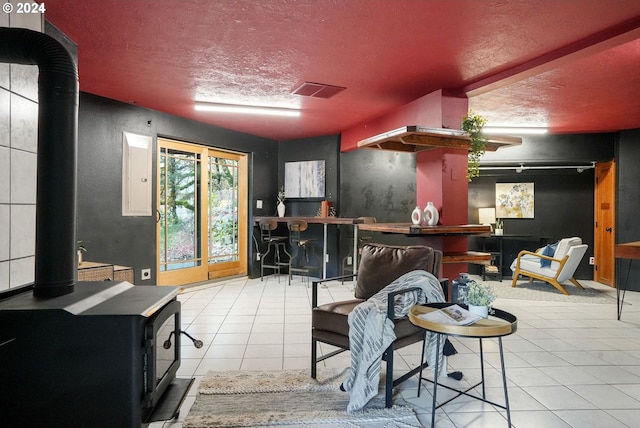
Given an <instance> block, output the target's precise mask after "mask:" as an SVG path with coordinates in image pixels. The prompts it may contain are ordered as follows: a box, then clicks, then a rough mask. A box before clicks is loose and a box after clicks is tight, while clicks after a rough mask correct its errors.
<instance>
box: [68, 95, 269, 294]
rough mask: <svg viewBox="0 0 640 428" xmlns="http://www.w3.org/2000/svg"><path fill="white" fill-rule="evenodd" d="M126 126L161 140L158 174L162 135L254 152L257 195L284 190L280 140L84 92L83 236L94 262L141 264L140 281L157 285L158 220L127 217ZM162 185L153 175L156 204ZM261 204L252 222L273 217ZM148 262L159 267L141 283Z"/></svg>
mask: <svg viewBox="0 0 640 428" xmlns="http://www.w3.org/2000/svg"><path fill="white" fill-rule="evenodd" d="M123 131H127V132H132V133H136V134H141V135H149V136H152V137H153V138H154V162H153V165H154V177H155V165H156V159H155V157H156V155H155V153H156V152H157V141H156V137H157V136H162V137H168V138H174V139H177V140H181V141H186V142H193V143H198V144H203V145H208V146H211V147H217V148H222V149H229V150H234V151H238V152H244V153H250V154H251V159H250V162H249V164H250V167H249V173H250V178H249V199H250V200H255V199H263V200H265V201H268V200H269V199H271V198H272V196H273V192H274V189H276V188H277V183H278V171H277V168H276V165H277V164H278V143H277V142H275V141H271V140H267V139H264V138H260V137H256V136H252V135H248V134H243V133H239V132H235V131H231V130H227V129H223V128H219V127H215V126H212V125H207V124H204V123H200V122H195V121H192V120H187V119H183V118H180V117H176V116H172V115H169V114H165V113H160V112H157V111H153V110H149V109H145V108H141V107H138V106H135V105H130V104H126V103H121V102H118V101H114V100H110V99H106V98H102V97H98V96H95V95H91V94H87V93H81V94H80V109H79V126H78V197H77V203H78V210H77V211H78V223H77V236H78V239H79V240H83V241H85V242H86V246H87V249H88V251H87V253H86V256H85V257H86V259H87V260H92V261H102V262H108V263H114V264H120V265H125V266H131V267H133V268H134V269H135V283H136V284H145V285H146V284H148V285H153V284H155V279H156V278H155V271H156V264H157V262H156V259H157V257H156V222H155V221H156V218H155V216H150V217H149V216H146V217H145V216H143V217H123V216H122V200H121V195H122V182H121V176H122V133H123ZM156 185H157V183H155V179H154V186H153V188H154V193H153V206H154V207H155V206H156V189H157V186H156ZM254 206H255V204H253V206H252V207H250V210H249V216H248V218H247V219H246V221H247V222H248V224H249V222H250V219H251V218H253V216H254V215H259V214H267V209H270V208H269V206H268V204H267V207H266V208H265V209H263V210H262V211H263V212H257V211H254V210H253V207H254ZM272 207H275V205H273V206H272ZM249 226H250V228H251V227H252V225H251V224H249ZM250 230H251V229H250ZM248 248H249V249H250V251H251V250H252V249H253V248H254V246H253V244H252V242H249V247H248ZM251 256H252V258H251V260H255V256H253V253H251ZM148 267H150V268H152V277H151V279H150V280H146V281H142V280H141V278H140V270H141V269H143V268H148ZM252 268H254V267H252Z"/></svg>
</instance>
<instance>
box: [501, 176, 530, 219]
mask: <svg viewBox="0 0 640 428" xmlns="http://www.w3.org/2000/svg"><path fill="white" fill-rule="evenodd" d="M533 212H534V190H533V183H496V218H533Z"/></svg>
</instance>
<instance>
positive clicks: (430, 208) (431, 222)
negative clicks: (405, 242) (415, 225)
mask: <svg viewBox="0 0 640 428" xmlns="http://www.w3.org/2000/svg"><path fill="white" fill-rule="evenodd" d="M438 220H440V214H438V209H437V208H436V206H435V205H433V202H427V206H426V207H424V221H425V222H426V223H427V226H435V225H437V224H438Z"/></svg>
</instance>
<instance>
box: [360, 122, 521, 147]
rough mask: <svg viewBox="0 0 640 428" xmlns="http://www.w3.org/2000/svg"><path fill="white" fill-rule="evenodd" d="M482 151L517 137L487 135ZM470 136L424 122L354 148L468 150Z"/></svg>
mask: <svg viewBox="0 0 640 428" xmlns="http://www.w3.org/2000/svg"><path fill="white" fill-rule="evenodd" d="M487 138H488V142H487V145H486V147H485V150H486V151H489V152H495V151H496V150H498V149H499V148H501V147H509V146H517V145H520V144H522V138H520V137H506V136H504V137H503V136H500V137H498V136H487ZM470 140H471V136H470V135H469V134H468V133H467V132H464V131H459V130H456V129H445V128H429V127H426V126H415V125H414V126H404V127H402V128H398V129H394V130H393V131H389V132H385V133H382V134H378V135H375V136H373V137H370V138H367V139H364V140H361V141H358V148H370V149H380V150H391V151H396V152H419V151H422V150H431V149H435V148H438V147H445V148H452V149H461V150H469V149H470V148H471V141H470Z"/></svg>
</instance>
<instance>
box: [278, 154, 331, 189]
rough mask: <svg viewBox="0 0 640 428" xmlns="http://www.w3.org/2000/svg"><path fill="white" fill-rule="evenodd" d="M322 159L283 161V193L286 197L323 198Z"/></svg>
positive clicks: (323, 175)
mask: <svg viewBox="0 0 640 428" xmlns="http://www.w3.org/2000/svg"><path fill="white" fill-rule="evenodd" d="M324 186H325V165H324V160H317V161H302V162H285V164H284V195H285V197H287V198H324Z"/></svg>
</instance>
